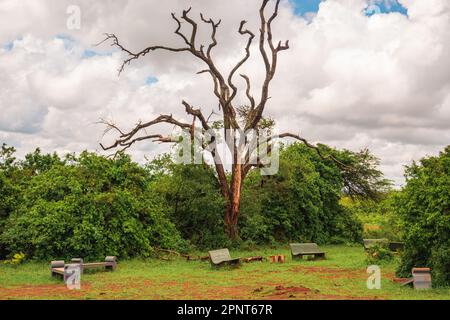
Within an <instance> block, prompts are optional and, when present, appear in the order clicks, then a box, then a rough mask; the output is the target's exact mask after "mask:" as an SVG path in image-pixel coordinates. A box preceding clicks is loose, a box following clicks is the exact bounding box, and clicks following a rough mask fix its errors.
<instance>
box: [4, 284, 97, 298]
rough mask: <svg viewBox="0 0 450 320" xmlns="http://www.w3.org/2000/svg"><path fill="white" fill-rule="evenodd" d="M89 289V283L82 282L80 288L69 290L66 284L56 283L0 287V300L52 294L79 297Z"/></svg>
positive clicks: (50, 295) (42, 296)
mask: <svg viewBox="0 0 450 320" xmlns="http://www.w3.org/2000/svg"><path fill="white" fill-rule="evenodd" d="M90 289H91V285H90V284H89V283H83V284H82V285H81V290H69V289H67V287H66V286H64V285H58V284H52V285H40V286H19V287H10V288H2V287H0V300H6V299H23V298H45V297H54V296H60V297H61V298H81V297H82V296H83V295H84V294H85V293H86V292H87V291H89V290H90Z"/></svg>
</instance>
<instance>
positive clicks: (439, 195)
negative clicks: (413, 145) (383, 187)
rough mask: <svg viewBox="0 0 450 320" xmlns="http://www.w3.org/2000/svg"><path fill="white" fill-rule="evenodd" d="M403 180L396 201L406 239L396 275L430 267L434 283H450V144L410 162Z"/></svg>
mask: <svg viewBox="0 0 450 320" xmlns="http://www.w3.org/2000/svg"><path fill="white" fill-rule="evenodd" d="M406 179H407V184H406V186H405V188H404V190H403V191H402V192H401V194H400V195H399V196H398V198H397V201H396V209H397V211H398V212H399V214H400V215H401V217H402V220H403V229H404V233H405V242H406V246H405V250H404V253H403V256H402V262H401V265H400V268H399V269H398V274H399V275H400V276H408V275H410V272H411V269H412V268H413V267H430V268H431V269H432V275H433V283H434V284H435V285H437V286H441V285H442V286H445V285H450V146H449V147H447V148H446V149H445V151H443V152H442V153H441V154H440V156H439V157H428V158H424V159H422V160H421V161H420V163H413V164H412V165H411V166H410V167H408V168H407V169H406Z"/></svg>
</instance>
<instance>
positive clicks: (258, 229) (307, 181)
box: [240, 144, 362, 243]
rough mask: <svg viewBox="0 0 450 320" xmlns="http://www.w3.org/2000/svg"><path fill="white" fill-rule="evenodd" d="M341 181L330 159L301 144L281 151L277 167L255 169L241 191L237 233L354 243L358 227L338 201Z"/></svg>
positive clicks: (254, 237) (259, 240)
mask: <svg viewBox="0 0 450 320" xmlns="http://www.w3.org/2000/svg"><path fill="white" fill-rule="evenodd" d="M342 189H343V180H342V177H341V174H340V171H339V170H338V169H337V168H336V166H335V165H334V164H333V163H332V162H328V161H324V160H323V159H321V158H320V157H319V156H318V154H317V153H316V152H315V151H314V150H311V149H309V148H307V147H305V146H304V145H301V144H293V145H291V146H289V147H287V148H285V149H283V150H282V152H281V155H280V170H279V172H278V174H276V175H274V176H267V177H263V176H260V175H259V173H258V172H255V173H253V174H252V175H251V176H250V177H249V179H248V180H247V182H246V184H245V187H244V190H243V201H242V218H241V221H240V228H241V235H242V237H243V238H245V239H251V240H252V241H254V242H255V243H267V242H286V241H290V240H295V241H314V242H317V243H330V242H332V243H340V242H355V241H360V239H361V230H362V226H361V224H360V222H359V221H358V220H357V219H355V217H354V216H353V215H352V213H351V212H350V211H348V210H346V209H345V208H344V207H343V206H341V205H340V204H339V199H340V197H341V195H342Z"/></svg>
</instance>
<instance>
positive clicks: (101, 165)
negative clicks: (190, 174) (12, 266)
mask: <svg viewBox="0 0 450 320" xmlns="http://www.w3.org/2000/svg"><path fill="white" fill-rule="evenodd" d="M52 157H53V156H52ZM29 159H30V158H28V159H27V160H26V163H24V165H23V166H22V168H24V169H23V170H28V169H29V168H32V170H33V172H35V173H36V174H35V175H34V176H32V177H31V178H30V179H29V181H28V182H27V183H26V184H25V185H24V186H23V188H22V189H23V190H22V192H23V196H22V201H21V202H20V204H18V206H17V208H16V209H15V210H14V212H13V213H12V214H11V215H10V216H9V218H8V219H7V221H6V226H5V228H4V231H3V234H2V235H1V238H0V239H1V242H2V243H3V244H4V245H5V246H6V248H7V249H8V251H9V252H10V253H16V252H24V253H25V254H26V255H27V256H29V257H34V258H37V259H47V260H48V259H56V258H68V257H74V256H81V257H84V258H86V259H98V258H101V257H104V256H106V255H117V256H119V257H124V258H126V257H135V256H148V255H149V254H150V253H151V252H152V247H153V246H163V247H165V248H172V249H180V248H181V247H182V246H183V241H182V239H181V236H180V235H179V233H178V232H177V230H176V228H175V226H174V225H173V224H172V223H171V222H170V221H169V219H168V218H167V217H166V216H165V212H166V210H165V208H164V205H163V201H162V199H161V198H159V197H158V196H157V195H155V193H154V192H153V190H152V189H151V184H150V180H149V178H148V175H147V173H146V171H145V170H144V169H143V168H141V167H139V166H138V165H137V164H136V163H133V162H131V160H130V159H129V157H127V156H120V157H119V158H118V159H116V160H108V159H106V158H103V157H100V156H97V155H95V154H90V153H83V154H81V155H80V157H78V158H77V157H73V156H70V157H68V158H67V159H66V161H59V160H58V161H53V162H52V163H51V164H49V163H48V162H46V161H45V162H44V165H45V170H41V169H37V168H36V167H35V166H33V165H30V161H28V160H29ZM34 160H36V159H34ZM53 160H56V159H55V158H54V159H53ZM33 162H35V161H33Z"/></svg>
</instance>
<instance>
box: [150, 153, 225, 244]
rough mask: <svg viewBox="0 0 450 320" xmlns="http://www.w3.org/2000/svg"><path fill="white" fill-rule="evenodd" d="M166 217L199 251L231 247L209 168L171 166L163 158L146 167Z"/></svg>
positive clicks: (221, 202)
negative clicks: (165, 209)
mask: <svg viewBox="0 0 450 320" xmlns="http://www.w3.org/2000/svg"><path fill="white" fill-rule="evenodd" d="M147 169H148V171H149V172H150V175H151V176H152V179H153V183H152V185H153V186H154V189H155V190H156V191H157V192H158V194H159V195H160V196H161V197H162V198H164V200H165V207H166V208H167V212H168V217H170V219H171V221H172V222H173V223H174V224H175V226H176V227H177V229H178V230H179V232H180V233H181V235H182V236H183V238H184V239H186V240H188V241H189V242H190V244H191V245H193V246H195V247H197V248H200V249H211V248H219V247H228V246H230V245H231V243H230V241H229V239H228V237H227V235H226V233H225V225H224V219H223V217H224V210H225V201H224V198H223V197H222V195H221V193H220V188H219V185H218V182H217V180H216V178H215V176H214V171H213V169H212V168H211V167H209V166H203V165H181V164H175V163H173V161H172V160H171V159H170V157H168V156H167V155H166V156H163V157H160V158H157V159H155V160H154V161H152V162H151V163H149V164H148V165H147Z"/></svg>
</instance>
